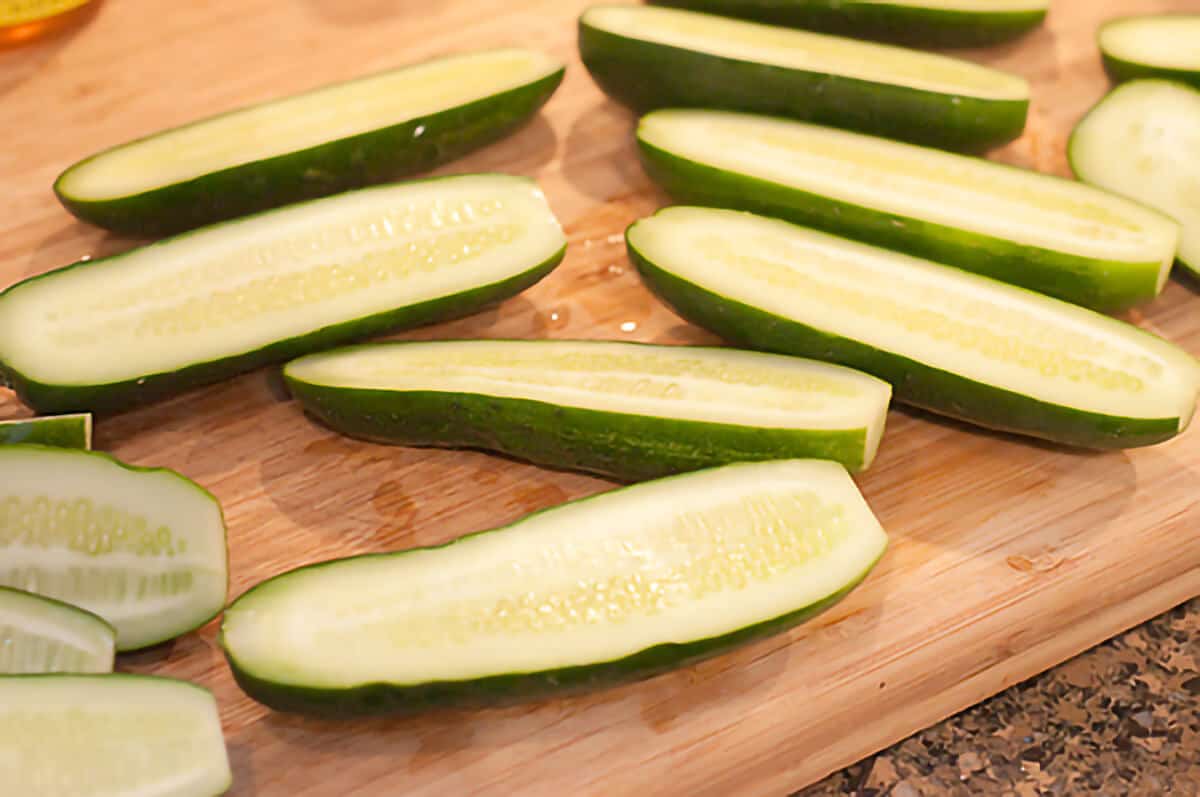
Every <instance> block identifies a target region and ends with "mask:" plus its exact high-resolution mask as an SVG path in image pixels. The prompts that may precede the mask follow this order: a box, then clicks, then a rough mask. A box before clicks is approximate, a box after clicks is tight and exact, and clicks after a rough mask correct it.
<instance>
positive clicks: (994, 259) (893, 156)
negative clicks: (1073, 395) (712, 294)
mask: <svg viewBox="0 0 1200 797" xmlns="http://www.w3.org/2000/svg"><path fill="white" fill-rule="evenodd" d="M637 137H638V143H639V145H640V149H641V153H642V160H643V163H644V164H645V167H646V170H647V171H648V172H649V174H650V175H651V177H653V178H654V179H655V180H656V181H658V182H659V183H661V184H662V185H663V187H665V188H666V189H667V190H668V191H669V192H670V193H671V194H672V195H673V196H675V197H677V198H678V199H680V200H681V201H684V202H688V203H691V204H703V205H715V206H718V207H729V208H736V209H739V210H749V211H753V212H756V213H762V214H765V215H768V216H777V217H779V218H783V219H786V220H788V221H793V222H796V223H798V224H804V225H807V226H810V227H814V228H817V229H821V230H825V231H827V232H831V233H834V234H837V235H844V236H846V237H847V238H854V239H856V240H860V241H865V242H868V243H873V244H876V245H878V246H883V247H886V248H888V249H896V250H899V251H903V252H908V253H909V254H913V255H917V256H919V257H925V258H929V259H930V260H936V261H938V262H940V263H947V264H949V265H952V266H957V267H960V268H965V269H968V270H970V271H974V272H977V273H980V274H985V275H987V276H989V277H993V278H995V279H998V280H1001V281H1004V282H1010V283H1013V284H1016V285H1021V286H1023V287H1026V288H1030V289H1032V290H1036V291H1039V292H1041V293H1046V294H1049V295H1051V296H1056V297H1058V298H1060V299H1065V300H1067V301H1070V302H1074V303H1076V304H1082V305H1084V306H1086V307H1091V308H1093V309H1097V310H1120V309H1124V308H1127V307H1130V306H1132V305H1134V304H1137V303H1138V302H1141V301H1145V300H1147V299H1150V298H1153V297H1154V296H1156V295H1157V294H1158V293H1159V292H1160V291H1161V290H1162V287H1163V284H1164V283H1165V282H1166V279H1167V275H1168V274H1169V273H1170V269H1171V264H1172V263H1173V262H1174V260H1175V249H1176V245H1177V243H1178V241H1179V227H1178V225H1177V224H1175V223H1174V222H1173V221H1172V220H1171V219H1169V218H1166V217H1164V216H1163V215H1162V214H1160V213H1158V212H1156V211H1153V210H1150V209H1149V208H1146V207H1143V206H1142V205H1139V204H1136V203H1134V202H1131V201H1129V200H1127V199H1122V198H1120V197H1115V196H1113V195H1111V194H1109V193H1107V192H1105V191H1099V190H1097V189H1095V188H1091V187H1089V186H1084V185H1080V184H1079V183H1076V182H1073V181H1071V180H1063V179H1060V178H1057V177H1051V176H1048V175H1043V174H1038V173H1036V172H1029V171H1025V170H1022V169H1015V168H1012V167H1010V166H1004V165H1001V164H998V163H993V162H991V161H986V160H982V159H979V158H970V157H966V156H963V155H955V154H952V153H949V152H941V151H939V150H935V149H927V148H924V147H916V146H912V145H910V144H901V143H898V142H895V141H889V140H887V139H882V138H874V137H871V136H864V135H859V134H857V133H848V132H845V131H842V130H834V129H832V128H828V127H819V126H816V125H810V124H804V123H802V122H793V121H788V120H783V119H774V118H771V117H765V116H751V115H748V114H736V113H728V112H721V111H704V110H663V111H655V112H654V113H651V114H648V115H647V116H645V117H643V118H642V120H641V123H640V124H639V125H638V133H637Z"/></svg>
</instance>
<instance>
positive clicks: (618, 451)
mask: <svg viewBox="0 0 1200 797" xmlns="http://www.w3.org/2000/svg"><path fill="white" fill-rule="evenodd" d="M284 378H285V379H286V380H287V383H288V385H289V387H290V388H291V391H292V395H294V396H295V397H296V398H297V399H298V400H299V401H300V403H301V404H302V405H303V407H304V409H305V411H307V412H308V413H309V414H310V415H312V416H314V417H315V418H317V419H318V420H320V421H321V422H322V423H324V424H325V425H326V426H329V427H330V428H331V429H333V430H335V431H337V432H340V433H342V434H345V435H348V436H350V437H355V438H359V439H362V440H368V441H370V442H374V443H387V444H392V445H409V446H440V447H451V448H475V449H483V450H487V451H495V452H499V453H502V454H506V455H508V456H512V457H516V458H518V459H522V460H526V461H528V462H532V463H535V464H538V465H544V466H549V467H553V468H561V469H567V470H579V471H585V472H588V473H594V474H598V475H600V476H606V477H609V478H612V479H615V480H617V481H624V482H634V481H642V480H646V479H656V478H660V477H663V476H669V475H673V474H676V473H683V472H686V471H692V470H700V469H702V468H709V467H715V466H719V465H728V464H731V463H734V462H755V461H762V460H772V459H831V460H834V461H836V462H840V463H841V464H842V465H844V466H845V467H846V468H847V470H850V471H852V472H853V471H858V470H861V469H862V466H863V454H864V446H865V441H866V429H865V428H864V429H847V430H833V431H829V432H826V431H820V432H815V431H803V430H801V431H797V430H792V429H763V428H755V427H747V426H735V425H732V424H721V423H705V422H702V421H689V420H680V419H676V418H655V417H646V416H642V415H632V414H625V413H618V412H603V411H599V410H591V409H581V408H578V407H567V406H561V405H557V404H551V403H547V402H542V401H535V400H532V399H514V398H501V397H496V396H486V395H479V394H469V393H445V392H438V391H417V390H413V391H392V390H369V389H349V388H341V387H329V386H325V385H314V384H311V383H308V382H303V381H301V380H298V379H294V378H290V377H288V376H287V374H286V371H285V374H284Z"/></svg>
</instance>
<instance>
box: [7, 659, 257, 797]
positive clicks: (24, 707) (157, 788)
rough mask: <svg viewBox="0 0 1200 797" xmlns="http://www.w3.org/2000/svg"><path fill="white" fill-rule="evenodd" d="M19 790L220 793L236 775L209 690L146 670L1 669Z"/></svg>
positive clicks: (12, 781) (54, 794)
mask: <svg viewBox="0 0 1200 797" xmlns="http://www.w3.org/2000/svg"><path fill="white" fill-rule="evenodd" d="M0 760H2V761H3V762H4V781H3V782H4V787H5V790H4V791H5V794H11V795H13V797H16V795H21V797H74V796H75V795H87V797H168V795H169V797H214V795H219V794H224V793H225V792H226V791H227V790H228V789H229V787H230V785H231V784H232V781H233V775H232V772H231V771H230V768H229V756H228V753H227V752H226V750H225V739H224V737H223V736H222V735H221V719H220V717H219V716H218V714H217V703H216V701H215V700H214V699H213V696H212V694H211V693H210V692H208V691H207V690H205V689H202V688H200V687H198V686H193V685H192V684H189V683H185V682H183V681H175V680H171V679H168V678H153V677H150V676H144V675H123V674H119V675H24V676H16V677H9V678H0Z"/></svg>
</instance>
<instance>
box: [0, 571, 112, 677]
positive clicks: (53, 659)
mask: <svg viewBox="0 0 1200 797" xmlns="http://www.w3.org/2000/svg"><path fill="white" fill-rule="evenodd" d="M116 637H117V632H116V631H115V630H113V627H112V626H111V625H109V624H108V623H106V622H104V620H102V619H101V618H99V617H97V616H96V615H94V614H92V613H91V612H88V611H84V610H83V609H80V608H79V607H78V606H72V605H71V604H69V603H62V602H61V601H56V600H52V599H51V598H45V597H42V596H41V595H34V594H33V593H32V592H24V591H22V590H19V589H9V588H7V587H0V675H20V674H29V673H51V672H74V673H100V672H112V668H113V655H114V652H115V650H116Z"/></svg>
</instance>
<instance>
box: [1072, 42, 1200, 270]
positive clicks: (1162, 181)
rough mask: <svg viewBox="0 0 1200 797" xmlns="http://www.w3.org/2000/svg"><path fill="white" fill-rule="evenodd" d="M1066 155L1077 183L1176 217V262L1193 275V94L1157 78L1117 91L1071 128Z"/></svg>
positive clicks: (1199, 260) (1198, 99)
mask: <svg viewBox="0 0 1200 797" xmlns="http://www.w3.org/2000/svg"><path fill="white" fill-rule="evenodd" d="M1196 42H1197V46H1200V38H1198V39H1197V40H1196ZM1067 150H1068V153H1069V156H1070V160H1071V168H1072V169H1074V170H1075V174H1076V175H1078V177H1079V179H1080V180H1083V181H1084V182H1087V183H1091V184H1092V185H1095V186H1099V187H1100V188H1104V189H1106V190H1108V191H1112V192H1114V193H1117V194H1123V195H1125V196H1128V197H1131V198H1133V199H1136V200H1138V201H1140V202H1145V203H1146V204H1147V205H1150V206H1151V207H1155V208H1158V209H1159V210H1161V211H1163V212H1164V213H1167V214H1168V215H1170V216H1173V217H1174V218H1175V219H1177V220H1178V221H1179V222H1180V224H1182V226H1183V237H1182V238H1181V239H1180V242H1179V262H1180V263H1182V264H1183V265H1184V267H1185V268H1187V269H1188V271H1190V272H1192V274H1196V275H1200V91H1197V90H1195V89H1192V88H1189V87H1187V86H1184V85H1182V84H1179V83H1171V82H1167V81H1164V80H1139V81H1135V82H1133V83H1126V84H1124V85H1121V86H1118V87H1117V88H1116V89H1115V90H1114V91H1113V92H1112V93H1111V94H1109V95H1108V96H1107V97H1105V98H1104V99H1103V100H1101V101H1100V103H1099V104H1098V105H1097V106H1096V107H1095V108H1093V109H1092V110H1091V112H1090V113H1088V115H1087V116H1085V117H1084V118H1083V121H1081V122H1080V123H1079V124H1078V125H1077V126H1076V128H1075V131H1074V133H1072V134H1071V141H1070V144H1069V145H1068V147H1067Z"/></svg>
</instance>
